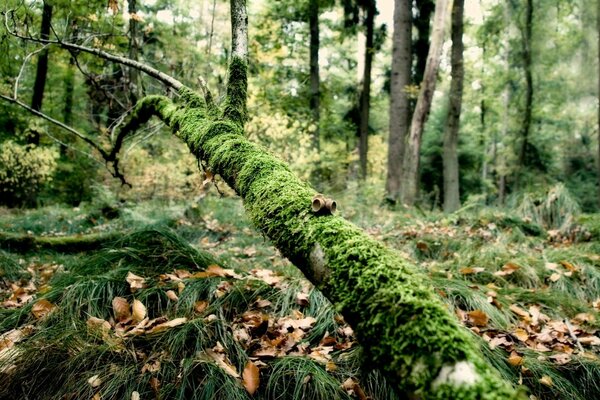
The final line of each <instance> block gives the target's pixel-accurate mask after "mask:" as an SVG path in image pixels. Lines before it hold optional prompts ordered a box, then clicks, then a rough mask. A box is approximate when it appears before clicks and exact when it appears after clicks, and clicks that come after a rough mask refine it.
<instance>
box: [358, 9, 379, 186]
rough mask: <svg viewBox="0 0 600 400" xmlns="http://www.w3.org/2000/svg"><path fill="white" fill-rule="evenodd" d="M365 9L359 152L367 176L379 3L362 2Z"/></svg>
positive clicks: (362, 177) (361, 167)
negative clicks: (376, 21)
mask: <svg viewBox="0 0 600 400" xmlns="http://www.w3.org/2000/svg"><path fill="white" fill-rule="evenodd" d="M362 3H363V4H362V7H363V9H364V11H365V14H366V15H365V19H364V25H365V35H366V37H365V65H364V70H363V77H362V89H361V91H360V97H359V103H360V111H359V127H358V131H359V142H358V154H359V160H360V177H361V179H365V178H366V177H367V155H368V152H369V114H370V112H371V70H372V67H373V55H374V54H375V48H374V37H375V14H376V13H377V5H376V2H375V0H366V1H363V2H362Z"/></svg>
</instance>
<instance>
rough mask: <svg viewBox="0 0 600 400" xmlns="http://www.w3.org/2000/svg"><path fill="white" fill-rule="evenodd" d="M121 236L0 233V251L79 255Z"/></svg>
mask: <svg viewBox="0 0 600 400" xmlns="http://www.w3.org/2000/svg"><path fill="white" fill-rule="evenodd" d="M122 236H123V232H119V233H112V232H111V233H91V234H87V235H71V236H31V235H19V234H17V233H11V232H0V249H2V250H7V251H17V252H28V251H36V250H40V249H44V250H53V251H58V252H61V253H80V252H83V251H90V250H98V249H100V248H101V247H103V246H104V245H105V244H106V243H108V242H111V241H114V240H116V239H118V238H120V237H122Z"/></svg>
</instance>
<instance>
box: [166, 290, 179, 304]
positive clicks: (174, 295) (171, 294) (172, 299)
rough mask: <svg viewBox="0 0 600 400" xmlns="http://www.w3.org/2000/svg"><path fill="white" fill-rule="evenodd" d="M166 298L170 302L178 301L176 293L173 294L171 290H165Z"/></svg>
mask: <svg viewBox="0 0 600 400" xmlns="http://www.w3.org/2000/svg"><path fill="white" fill-rule="evenodd" d="M166 295H167V297H168V298H169V300H171V301H175V302H177V301H179V297H178V296H177V293H175V292H174V291H173V290H167V293H166Z"/></svg>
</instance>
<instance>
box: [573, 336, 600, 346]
mask: <svg viewBox="0 0 600 400" xmlns="http://www.w3.org/2000/svg"><path fill="white" fill-rule="evenodd" d="M578 340H579V343H581V344H584V345H587V346H600V338H599V337H598V336H584V337H581V336H580V337H579V338H578Z"/></svg>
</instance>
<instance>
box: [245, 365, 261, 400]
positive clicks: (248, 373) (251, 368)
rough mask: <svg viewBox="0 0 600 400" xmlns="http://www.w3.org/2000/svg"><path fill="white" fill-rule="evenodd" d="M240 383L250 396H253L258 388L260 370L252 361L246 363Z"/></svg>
mask: <svg viewBox="0 0 600 400" xmlns="http://www.w3.org/2000/svg"><path fill="white" fill-rule="evenodd" d="M242 382H243V383H244V388H246V391H247V392H248V393H249V394H250V395H253V394H254V392H256V390H257V389H258V387H259V386H260V370H259V369H258V367H257V366H256V365H255V364H254V363H253V362H252V361H248V362H247V363H246V367H245V368H244V371H243V372H242Z"/></svg>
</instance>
